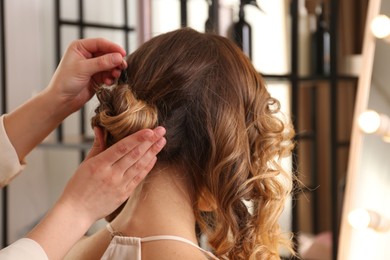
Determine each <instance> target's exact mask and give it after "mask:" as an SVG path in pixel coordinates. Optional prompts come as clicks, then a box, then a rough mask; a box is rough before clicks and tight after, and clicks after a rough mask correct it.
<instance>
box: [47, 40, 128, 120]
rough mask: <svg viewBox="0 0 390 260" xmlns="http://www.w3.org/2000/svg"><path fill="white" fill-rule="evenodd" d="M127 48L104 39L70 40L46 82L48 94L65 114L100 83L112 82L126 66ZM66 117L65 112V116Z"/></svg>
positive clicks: (80, 102) (84, 100)
mask: <svg viewBox="0 0 390 260" xmlns="http://www.w3.org/2000/svg"><path fill="white" fill-rule="evenodd" d="M125 55H126V51H125V50H124V49H123V48H122V47H120V46H119V45H117V44H115V43H113V42H110V41H108V40H105V39H103V38H96V39H82V40H76V41H73V42H72V43H71V44H70V45H69V46H68V48H67V50H66V52H65V54H64V56H63V57H62V59H61V62H60V64H59V65H58V67H57V69H56V72H55V73H54V76H53V78H52V80H51V82H50V84H49V87H48V89H47V91H48V92H49V94H50V96H51V97H53V98H55V100H58V99H59V98H60V100H59V101H58V102H59V105H64V109H65V110H66V111H64V112H65V113H67V114H70V113H72V112H75V111H77V110H78V109H80V108H81V107H82V106H83V105H84V104H85V103H86V102H87V101H88V100H89V99H90V98H91V97H92V96H93V94H94V93H95V90H96V88H97V87H98V86H99V85H100V84H103V83H104V84H107V85H111V84H113V83H114V81H115V79H116V78H118V77H119V76H120V74H121V71H122V70H123V69H125V68H126V67H127V64H126V62H125V61H124V60H123V57H124V56H125ZM65 116H67V115H65Z"/></svg>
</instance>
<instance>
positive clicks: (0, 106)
mask: <svg viewBox="0 0 390 260" xmlns="http://www.w3.org/2000/svg"><path fill="white" fill-rule="evenodd" d="M4 2H5V0H0V46H1V50H0V52H1V54H0V58H1V59H0V69H1V72H0V76H1V77H0V79H1V82H0V84H1V85H0V99H1V100H0V112H1V113H0V115H1V114H4V113H6V112H7V100H6V95H7V88H6V82H7V78H6V75H7V74H6V72H7V71H6V66H5V65H6V52H5V17H4V15H5V10H4V7H5V3H4ZM1 195H2V196H1V207H2V212H1V213H2V215H1V218H2V224H1V236H2V246H3V247H5V246H7V245H8V210H7V209H8V190H7V187H4V188H3V189H2V191H1Z"/></svg>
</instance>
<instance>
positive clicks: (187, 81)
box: [92, 28, 294, 259]
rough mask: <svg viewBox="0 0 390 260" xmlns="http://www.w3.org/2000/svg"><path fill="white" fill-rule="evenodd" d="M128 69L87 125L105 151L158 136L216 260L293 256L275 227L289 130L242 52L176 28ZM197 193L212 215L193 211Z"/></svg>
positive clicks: (286, 178)
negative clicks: (159, 131)
mask: <svg viewBox="0 0 390 260" xmlns="http://www.w3.org/2000/svg"><path fill="white" fill-rule="evenodd" d="M127 63H128V69H127V74H128V82H127V85H118V86H115V87H113V89H112V90H104V91H103V92H102V93H101V94H100V95H99V100H100V106H99V107H98V108H97V109H96V116H95V117H94V118H93V120H92V125H93V126H95V125H97V126H100V127H102V128H104V129H106V132H107V142H108V143H112V142H115V141H118V140H119V139H121V138H123V137H124V136H126V135H128V134H130V133H132V132H134V131H136V130H139V129H141V128H144V127H153V126H156V125H157V124H159V125H162V126H164V127H165V128H166V130H167V133H166V139H167V144H166V146H165V147H164V149H163V150H162V151H161V152H160V154H159V155H158V160H159V161H165V162H168V163H171V164H174V165H175V166H178V167H182V169H183V171H182V172H183V174H186V179H187V181H188V187H189V190H190V195H191V198H192V202H193V205H194V206H193V211H194V214H195V217H196V220H197V224H198V225H199V227H200V229H201V231H202V232H203V233H204V234H206V236H207V238H208V241H209V244H210V246H211V247H212V248H213V251H214V253H215V254H216V255H217V256H218V257H220V258H222V259H279V249H280V247H281V246H284V247H287V248H289V249H290V250H291V245H290V241H289V239H288V238H287V239H286V237H285V236H283V234H282V232H281V230H280V227H279V224H278V218H279V216H280V214H281V212H282V210H283V207H284V204H285V200H286V198H287V196H288V195H289V194H290V192H291V187H292V175H291V173H290V172H287V171H286V170H285V169H283V167H282V166H281V160H282V158H284V157H286V156H289V155H290V154H291V150H292V148H293V142H292V138H293V135H294V131H293V129H292V126H291V124H290V122H289V121H288V120H284V119H282V117H281V113H280V104H279V102H278V101H277V100H276V99H274V98H272V97H271V96H270V94H269V93H268V92H267V90H266V87H265V84H264V82H263V80H262V78H261V76H260V75H259V73H257V71H256V70H255V69H254V67H253V65H252V64H251V63H250V61H249V59H248V58H247V57H246V56H245V55H244V54H243V53H242V51H241V50H240V49H238V47H236V46H235V45H234V44H233V43H232V42H231V41H229V40H228V39H226V38H224V37H221V36H217V35H214V34H202V33H198V32H196V31H194V30H192V29H189V28H184V29H180V30H176V31H173V32H170V33H166V34H162V35H160V36H157V37H154V38H153V39H151V40H150V41H148V42H146V43H145V44H143V45H142V46H141V47H140V48H139V49H138V50H137V51H135V52H134V53H133V54H131V55H130V56H129V57H128V59H127ZM203 194H207V196H209V197H210V198H211V199H212V201H213V202H215V204H216V208H215V210H213V211H212V212H202V211H200V210H199V207H198V204H197V203H198V200H199V197H200V196H202V195H203ZM248 205H249V206H248ZM291 251H292V250H291Z"/></svg>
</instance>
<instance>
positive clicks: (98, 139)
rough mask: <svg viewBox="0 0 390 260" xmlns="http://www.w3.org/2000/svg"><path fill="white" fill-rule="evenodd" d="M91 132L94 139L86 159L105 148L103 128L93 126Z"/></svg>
mask: <svg viewBox="0 0 390 260" xmlns="http://www.w3.org/2000/svg"><path fill="white" fill-rule="evenodd" d="M93 132H94V134H95V139H94V140H93V145H92V148H91V150H90V151H89V153H88V155H87V157H86V159H89V158H92V157H94V156H96V155H98V154H99V153H101V152H103V151H104V150H105V149H106V145H105V142H104V133H103V130H102V129H101V128H100V127H97V126H95V127H94V128H93Z"/></svg>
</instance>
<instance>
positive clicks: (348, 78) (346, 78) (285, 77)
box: [260, 73, 358, 81]
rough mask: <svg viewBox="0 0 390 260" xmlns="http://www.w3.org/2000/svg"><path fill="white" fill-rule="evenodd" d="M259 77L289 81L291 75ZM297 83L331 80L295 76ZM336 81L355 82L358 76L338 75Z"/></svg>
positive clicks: (322, 77) (265, 75) (329, 78)
mask: <svg viewBox="0 0 390 260" xmlns="http://www.w3.org/2000/svg"><path fill="white" fill-rule="evenodd" d="M260 75H261V76H262V77H263V78H264V79H270V80H291V79H292V77H293V75H292V74H279V75H277V74H262V73H260ZM295 79H296V80H298V81H329V80H331V79H332V77H331V76H322V75H318V76H316V75H313V76H296V78H295ZM336 79H337V80H341V81H357V80H358V76H352V75H346V74H338V75H336Z"/></svg>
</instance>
